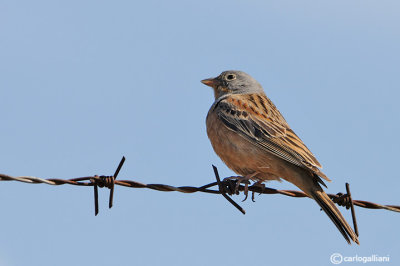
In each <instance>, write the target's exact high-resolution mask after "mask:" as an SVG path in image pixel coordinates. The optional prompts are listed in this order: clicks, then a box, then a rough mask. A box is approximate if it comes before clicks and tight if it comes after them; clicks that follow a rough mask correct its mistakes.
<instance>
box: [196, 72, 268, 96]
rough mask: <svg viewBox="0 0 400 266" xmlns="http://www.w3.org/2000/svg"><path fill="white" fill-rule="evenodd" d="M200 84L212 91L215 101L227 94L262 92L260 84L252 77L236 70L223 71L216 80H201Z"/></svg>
mask: <svg viewBox="0 0 400 266" xmlns="http://www.w3.org/2000/svg"><path fill="white" fill-rule="evenodd" d="M201 82H202V83H203V84H205V85H207V86H210V87H212V88H213V89H214V96H215V99H218V98H219V97H221V96H224V95H229V94H253V93H260V92H263V88H262V87H261V85H260V83H258V82H257V81H256V80H255V79H254V78H253V77H252V76H250V75H249V74H247V73H245V72H242V71H237V70H228V71H224V72H222V73H221V74H220V75H219V76H218V77H216V78H208V79H203V80H202V81H201Z"/></svg>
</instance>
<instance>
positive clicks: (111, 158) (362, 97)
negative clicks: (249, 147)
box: [0, 0, 400, 266]
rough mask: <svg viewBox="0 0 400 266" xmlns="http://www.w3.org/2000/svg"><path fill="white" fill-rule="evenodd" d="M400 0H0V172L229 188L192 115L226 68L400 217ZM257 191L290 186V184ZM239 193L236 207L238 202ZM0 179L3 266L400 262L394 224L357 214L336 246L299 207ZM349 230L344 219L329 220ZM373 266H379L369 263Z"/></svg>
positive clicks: (311, 212)
mask: <svg viewBox="0 0 400 266" xmlns="http://www.w3.org/2000/svg"><path fill="white" fill-rule="evenodd" d="M399 12H400V2H399V1H397V0H396V1H395V0H393V1H389V0H385V1H376V0H375V1H371V0H362V1H361V0H350V1H349V0H346V1H342V0H337V1H297V0H296V1H282V0H280V1H236V0H235V1H206V0H204V1H174V0H171V1H152V0H150V1H53V0H52V1H40V0H38V1H4V0H0V99H1V105H0V118H1V131H0V136H1V141H0V145H1V146H0V148H1V152H0V166H1V167H0V172H2V173H5V174H9V175H15V176H18V175H32V176H38V177H43V178H73V177H80V176H88V175H94V174H102V175H111V174H112V173H113V172H114V170H115V168H116V166H117V164H118V162H119V160H120V159H121V157H122V156H123V155H125V156H126V158H127V161H126V163H125V166H124V167H123V168H122V170H121V172H120V175H119V179H131V180H136V181H139V182H143V183H161V184H170V185H176V186H179V185H194V186H200V185H203V184H207V183H209V182H212V181H214V176H213V172H212V168H211V164H215V165H216V166H218V167H219V170H220V173H221V175H222V176H230V175H232V174H233V172H232V171H230V170H229V169H228V168H226V167H225V166H224V164H223V163H222V162H221V161H220V159H219V158H218V157H217V156H216V155H215V154H214V152H213V150H212V147H211V145H210V144H209V141H208V139H207V135H206V129H205V117H206V114H207V111H208V109H209V107H210V105H211V104H212V102H213V94H212V90H211V89H210V88H209V87H206V86H204V85H203V84H201V83H200V80H201V79H203V78H208V77H211V76H216V75H218V74H219V73H220V72H221V71H224V70H228V69H238V70H243V71H245V72H248V73H249V74H251V75H252V76H253V77H255V78H256V79H257V80H258V81H259V82H260V83H261V84H262V85H263V86H264V88H265V90H266V93H267V95H268V96H269V97H270V98H271V99H272V100H273V101H274V103H275V104H276V105H277V106H278V108H279V109H280V110H281V112H282V113H283V114H284V116H285V118H286V120H287V121H288V123H289V124H290V125H291V127H292V128H293V129H294V130H295V132H296V133H297V134H298V135H299V136H300V137H301V138H302V139H303V141H304V142H305V143H306V144H307V146H308V147H309V148H310V149H311V150H312V151H313V153H314V154H315V155H316V156H317V158H318V159H319V161H320V162H321V163H322V164H323V166H324V172H325V173H326V174H327V175H328V176H329V177H330V178H331V179H332V180H333V182H332V183H329V184H328V187H329V189H328V191H327V192H330V193H337V192H340V191H341V192H344V190H345V186H344V184H345V182H349V183H350V185H351V190H352V193H353V197H354V198H355V199H362V200H370V201H373V202H377V203H382V204H400V197H399V185H400V182H399V172H398V168H397V167H398V165H399V161H398V160H399V153H398V151H399V149H400V140H399V131H400V125H399V122H400V118H399V113H400V106H399V104H398V101H399V100H398V99H399V97H400V93H399V87H400V52H399V47H400V16H399ZM268 186H271V187H275V188H285V189H295V187H294V186H292V185H291V184H289V183H286V182H284V183H281V184H279V183H277V182H271V183H269V184H268ZM242 198H243V196H242V195H240V196H235V197H234V199H235V200H236V201H238V202H240V200H241V199H242ZM107 199H108V190H107V189H101V190H100V214H99V215H98V216H97V217H95V216H94V210H93V189H92V188H88V187H75V186H68V185H64V186H57V187H55V186H48V185H30V184H24V183H17V182H1V183H0V202H1V204H0V210H1V222H0V227H1V229H0V235H1V237H0V265H1V266H3V265H5V266H22V265H30V266H35V265H40V266H43V265H58V266H63V265H68V266H69V265H97V266H102V265H143V266H145V265H168V266H169V265H171V266H172V265H173V266H179V265H195V266H197V265H231V266H236V265H331V264H330V261H329V258H330V256H331V254H332V253H334V252H339V253H341V254H342V255H343V256H355V255H358V256H371V255H374V254H375V255H379V256H390V261H391V262H390V263H380V264H376V265H389V264H390V265H399V263H400V255H399V250H400V240H399V235H400V229H399V224H400V214H399V213H393V212H389V211H383V210H368V209H362V208H357V209H356V213H357V218H358V223H359V230H360V242H361V245H360V246H357V245H352V246H349V245H347V243H346V242H345V240H344V239H343V238H342V236H341V235H340V233H339V232H338V231H337V229H336V227H335V226H334V225H333V224H332V222H331V221H330V220H329V219H328V218H327V216H326V215H325V214H324V213H322V212H320V210H319V207H318V206H317V204H316V203H314V202H313V201H311V200H309V199H294V198H288V197H285V196H281V195H264V196H259V197H257V198H256V203H252V202H251V201H247V202H244V203H241V205H242V206H243V207H244V208H245V209H246V210H247V214H246V215H242V214H241V213H240V212H238V211H237V210H236V209H235V208H233V207H232V206H231V205H230V204H229V203H228V202H227V201H225V200H224V199H223V198H222V197H221V196H217V195H210V194H202V193H196V194H182V193H178V192H169V193H165V192H157V191H152V190H147V189H130V188H124V187H116V191H115V199H114V204H115V205H114V207H113V208H112V209H111V210H108V208H107ZM341 210H342V211H343V213H344V215H345V216H346V218H347V219H348V221H349V222H350V223H351V218H350V212H349V211H346V210H345V209H343V208H342V209H341ZM368 265H374V264H372V263H371V264H368Z"/></svg>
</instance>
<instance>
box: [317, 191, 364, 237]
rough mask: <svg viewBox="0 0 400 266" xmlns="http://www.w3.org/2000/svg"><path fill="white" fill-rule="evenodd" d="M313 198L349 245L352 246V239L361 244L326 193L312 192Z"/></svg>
mask: <svg viewBox="0 0 400 266" xmlns="http://www.w3.org/2000/svg"><path fill="white" fill-rule="evenodd" d="M311 196H312V197H313V199H314V200H315V201H316V202H317V203H318V205H319V206H320V207H321V208H322V210H323V211H324V212H325V213H326V214H327V215H328V216H329V218H330V219H331V220H332V222H333V223H334V224H335V225H336V227H337V228H338V229H339V231H340V233H342V235H343V237H344V238H345V239H346V241H347V242H348V243H349V244H351V242H350V239H351V240H353V241H354V242H355V243H357V244H360V242H359V241H358V237H357V235H356V233H354V231H353V229H352V228H351V227H350V225H349V224H348V223H347V222H346V220H345V219H344V217H343V215H342V214H341V213H340V211H339V209H338V208H337V207H336V205H335V203H333V201H332V200H331V199H330V198H329V196H328V195H327V194H326V193H325V192H324V191H313V192H311Z"/></svg>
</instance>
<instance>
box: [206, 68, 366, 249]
mask: <svg viewBox="0 0 400 266" xmlns="http://www.w3.org/2000/svg"><path fill="white" fill-rule="evenodd" d="M201 82H202V83H204V84H205V85H208V86H210V87H212V88H213V89H214V96H215V102H214V103H213V105H212V106H211V108H210V110H209V111H208V115H207V120H206V124H207V134H208V137H209V139H210V141H211V144H212V146H213V148H214V151H215V152H216V153H217V154H218V156H219V157H220V158H221V159H222V161H224V163H225V164H226V165H227V166H228V167H229V168H230V169H232V170H233V171H234V172H236V173H237V174H239V175H241V176H243V178H242V179H241V180H240V181H241V182H243V181H246V180H247V181H248V180H249V179H251V180H253V181H255V182H257V183H258V184H261V182H263V181H267V180H280V178H283V179H284V180H286V181H289V182H291V183H293V184H294V185H296V186H297V187H298V188H300V189H301V190H302V191H304V192H305V193H306V194H307V195H308V196H309V197H310V198H312V199H314V200H315V201H316V202H317V203H318V205H319V206H320V207H321V208H322V210H324V211H325V213H326V214H327V215H328V216H329V218H330V219H331V220H332V221H333V223H334V224H335V225H336V227H337V228H338V229H339V231H340V232H341V233H342V235H343V237H344V238H345V239H346V241H347V242H348V243H349V244H350V239H351V240H353V241H354V242H356V243H357V244H359V241H358V237H357V235H356V234H355V233H354V231H353V230H352V228H351V227H350V226H349V224H348V223H347V222H346V220H345V219H344V217H343V215H342V214H341V213H340V211H339V209H338V208H337V207H336V206H335V204H334V203H333V202H332V200H331V199H330V198H329V196H328V195H327V194H326V193H325V192H324V191H323V190H322V188H321V186H320V184H322V185H324V186H325V187H326V185H325V184H324V182H323V181H322V179H321V178H323V179H325V180H327V181H330V179H329V178H328V177H327V176H326V175H325V174H323V173H322V172H321V170H320V169H319V168H321V164H320V163H319V162H318V161H317V159H316V158H315V157H314V155H313V154H312V153H311V151H310V150H309V149H308V148H307V147H306V145H305V144H304V143H303V142H302V141H301V139H300V138H299V137H298V136H297V135H296V134H295V133H294V131H293V130H292V129H291V128H290V127H289V125H288V124H287V122H286V121H285V119H284V118H283V116H282V115H281V113H280V112H279V111H278V109H277V108H276V107H275V105H274V104H273V103H272V102H271V100H270V99H268V97H267V96H266V95H265V93H264V90H263V88H262V87H261V85H260V84H259V83H258V82H257V81H256V80H255V79H254V78H252V77H251V76H250V75H248V74H246V73H244V72H241V71H225V72H222V73H221V74H220V75H219V76H218V77H216V78H209V79H204V80H202V81H201Z"/></svg>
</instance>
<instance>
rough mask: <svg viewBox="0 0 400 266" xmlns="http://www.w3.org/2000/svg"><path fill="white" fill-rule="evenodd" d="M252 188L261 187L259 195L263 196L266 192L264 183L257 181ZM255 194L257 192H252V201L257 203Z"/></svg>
mask: <svg viewBox="0 0 400 266" xmlns="http://www.w3.org/2000/svg"><path fill="white" fill-rule="evenodd" d="M252 187H259V188H260V189H261V192H260V194H259V195H261V194H262V193H263V192H264V189H265V184H264V183H263V182H262V181H257V182H255V183H254V184H253V185H252ZM254 194H255V192H254V191H252V192H251V201H252V202H256V201H255V200H254Z"/></svg>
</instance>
